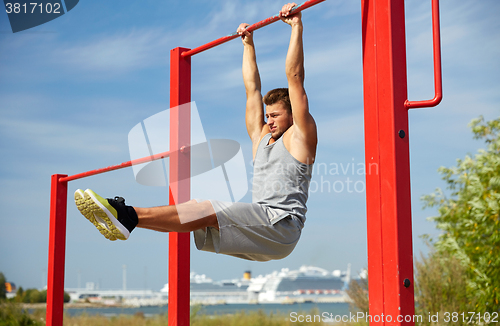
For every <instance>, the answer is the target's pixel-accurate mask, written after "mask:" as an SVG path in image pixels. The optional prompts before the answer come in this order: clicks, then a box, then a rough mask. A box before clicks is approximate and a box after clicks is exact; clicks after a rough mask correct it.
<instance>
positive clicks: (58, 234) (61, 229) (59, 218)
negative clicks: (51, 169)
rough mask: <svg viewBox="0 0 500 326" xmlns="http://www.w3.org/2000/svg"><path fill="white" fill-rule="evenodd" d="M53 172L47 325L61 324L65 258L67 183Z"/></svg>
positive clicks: (60, 175)
mask: <svg viewBox="0 0 500 326" xmlns="http://www.w3.org/2000/svg"><path fill="white" fill-rule="evenodd" d="M63 177H66V175H65V174H54V175H52V177H51V188H50V227H49V228H50V229H49V264H48V273H47V278H48V279H47V313H46V314H47V318H46V319H47V325H58V326H59V325H62V324H63V304H64V263H65V258H66V256H65V255H66V206H67V197H68V183H67V182H61V181H60V180H59V179H60V178H63Z"/></svg>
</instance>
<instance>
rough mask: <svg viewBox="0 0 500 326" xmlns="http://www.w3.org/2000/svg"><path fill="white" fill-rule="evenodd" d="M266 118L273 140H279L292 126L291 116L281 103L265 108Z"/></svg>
mask: <svg viewBox="0 0 500 326" xmlns="http://www.w3.org/2000/svg"><path fill="white" fill-rule="evenodd" d="M266 118H267V125H268V126H269V130H270V131H271V137H273V139H274V140H277V139H278V138H280V137H281V135H283V133H284V132H285V131H287V130H288V128H290V127H291V126H292V124H293V117H292V114H291V113H290V112H289V111H288V110H287V109H286V107H285V106H284V105H283V104H282V103H281V102H277V103H274V104H271V105H267V106H266Z"/></svg>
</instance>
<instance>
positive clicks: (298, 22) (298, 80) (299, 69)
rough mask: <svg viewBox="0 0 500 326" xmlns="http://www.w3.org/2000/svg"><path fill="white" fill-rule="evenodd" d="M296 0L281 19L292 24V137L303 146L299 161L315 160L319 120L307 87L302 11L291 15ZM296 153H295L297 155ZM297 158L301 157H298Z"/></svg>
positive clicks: (289, 67)
mask: <svg viewBox="0 0 500 326" xmlns="http://www.w3.org/2000/svg"><path fill="white" fill-rule="evenodd" d="M296 5H297V4H295V3H289V4H287V5H284V6H283V8H282V10H281V11H280V16H281V19H282V20H283V21H284V22H285V23H287V24H289V25H290V26H291V27H292V33H291V36H290V45H289V46H288V53H287V56H286V76H287V80H288V91H289V95H290V102H291V104H292V115H293V124H294V130H293V139H294V140H295V141H297V142H298V143H299V145H300V146H299V147H300V149H301V152H302V153H301V155H299V156H300V158H301V159H300V161H309V162H310V163H312V162H311V160H309V159H314V156H315V153H316V144H317V131H316V123H315V122H314V119H313V117H312V116H311V114H310V113H309V104H308V100H307V94H306V91H305V89H304V79H305V71H304V49H303V42H302V31H303V25H302V14H301V13H300V12H299V13H297V14H290V10H291V9H292V8H293V7H294V6H296ZM294 156H295V155H294ZM297 158H298V157H297Z"/></svg>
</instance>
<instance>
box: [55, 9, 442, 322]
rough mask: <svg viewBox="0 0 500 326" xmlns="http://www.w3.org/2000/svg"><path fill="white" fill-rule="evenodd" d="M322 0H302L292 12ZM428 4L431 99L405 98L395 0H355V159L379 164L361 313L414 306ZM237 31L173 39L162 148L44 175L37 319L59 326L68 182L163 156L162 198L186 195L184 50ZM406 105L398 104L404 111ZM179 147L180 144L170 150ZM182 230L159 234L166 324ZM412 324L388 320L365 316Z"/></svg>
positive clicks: (185, 272) (176, 299)
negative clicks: (42, 302) (415, 197)
mask: <svg viewBox="0 0 500 326" xmlns="http://www.w3.org/2000/svg"><path fill="white" fill-rule="evenodd" d="M323 1H325V0H309V1H306V2H304V3H303V4H301V5H299V6H297V7H296V8H295V9H294V11H293V12H299V11H302V10H304V9H306V8H309V7H311V6H313V5H315V4H318V3H320V2H323ZM432 1H433V2H432V3H433V13H434V19H433V22H434V36H435V37H434V46H435V48H434V54H435V55H434V60H435V90H436V92H435V93H436V95H435V98H434V99H433V100H430V101H419V102H411V101H408V99H407V78H406V49H405V15H404V2H403V1H393V0H361V8H362V10H361V12H362V32H363V34H362V43H363V83H364V106H365V160H366V163H365V166H367V167H368V166H371V165H375V166H377V167H379V168H378V169H377V173H375V174H367V175H366V199H367V229H368V269H369V272H370V273H369V277H370V281H369V287H370V288H369V292H370V315H371V316H375V317H376V316H378V317H379V318H380V316H412V315H413V314H414V293H413V251H412V231H411V196H410V162H409V137H408V136H407V134H408V110H407V109H408V108H416V107H422V106H432V105H436V104H438V103H439V101H440V100H441V97H442V94H441V92H442V90H441V74H440V72H441V64H440V60H439V61H438V60H437V59H438V58H439V57H440V50H439V48H438V47H439V45H440V44H439V43H440V40H439V34H438V33H439V3H438V0H432ZM279 19H280V17H279V15H275V16H273V17H270V18H267V19H265V20H262V21H260V22H258V23H255V24H253V25H250V26H249V27H248V30H249V31H253V30H256V29H259V28H261V27H264V26H267V25H269V24H271V23H273V22H276V21H278V20H279ZM238 36H239V35H238V34H237V33H233V34H231V35H228V36H225V37H222V38H219V39H217V40H215V41H212V42H210V43H207V44H205V45H202V46H199V47H197V48H195V49H192V50H191V49H186V48H180V47H177V48H175V49H172V51H171V61H170V108H171V109H170V149H171V151H169V152H164V153H160V154H156V155H152V156H148V157H145V158H142V159H138V160H133V161H129V162H125V163H122V164H118V165H113V166H109V167H107V168H102V169H97V170H92V171H88V172H84V173H80V174H75V175H72V176H67V175H64V174H54V175H52V179H51V202H50V234H49V263H48V283H47V325H51V326H61V325H62V321H63V319H62V316H63V298H64V263H65V245H66V244H65V241H66V210H67V189H68V182H69V181H72V180H76V179H79V178H84V177H87V176H91V175H96V174H100V173H104V172H109V171H113V170H117V169H121V168H125V167H129V166H131V165H133V164H140V163H145V162H149V161H153V160H155V159H161V158H164V157H167V156H168V157H169V158H170V166H169V175H170V177H169V180H180V181H179V182H174V183H173V184H172V183H171V184H170V185H169V203H170V204H175V203H180V202H184V201H187V200H189V196H190V195H189V194H190V184H189V174H190V151H189V150H183V149H185V148H188V147H189V146H190V142H191V139H190V121H191V116H190V110H184V109H182V110H181V109H180V106H182V105H183V104H187V103H190V102H191V56H193V55H195V54H197V53H200V52H203V51H205V50H208V49H210V48H213V47H215V46H218V45H220V44H223V43H225V42H228V41H230V40H232V39H235V38H237V37H238ZM405 109H406V110H405ZM177 149H180V150H177ZM189 255H190V238H189V233H176V232H172V233H170V234H169V298H168V300H169V304H168V319H169V325H189V295H190V293H189V288H190V286H189V272H190V261H189ZM386 321H387V324H391V325H402V324H403V323H404V324H405V325H414V322H412V321H411V322H407V321H406V319H404V322H403V321H400V320H399V319H398V320H392V321H389V320H388V319H386V320H384V321H381V322H378V321H375V322H374V323H372V322H370V324H377V325H385V324H386Z"/></svg>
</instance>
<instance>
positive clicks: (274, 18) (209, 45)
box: [181, 0, 325, 58]
mask: <svg viewBox="0 0 500 326" xmlns="http://www.w3.org/2000/svg"><path fill="white" fill-rule="evenodd" d="M323 1H325V0H308V1H306V2H304V3H302V4H300V5H298V6H297V7H295V8H294V9H293V10H292V12H294V13H297V12H300V11H302V10H304V9H307V8H309V7H312V6H314V5H316V4H318V3H320V2H323ZM278 20H280V17H279V14H278V15H274V16H272V17H269V18H266V19H264V20H261V21H260V22H257V23H255V24H253V25H250V26H248V27H247V30H248V31H249V32H253V31H255V30H257V29H259V28H262V27H264V26H267V25H269V24H272V23H274V22H276V21H278ZM237 37H239V35H238V33H237V32H234V33H232V34H230V35H227V36H223V37H221V38H218V39H216V40H215V41H212V42H209V43H207V44H204V45H201V46H199V47H197V48H194V49H192V50H189V51H186V52H182V53H181V56H182V57H183V58H185V57H189V56H193V55H195V54H198V53H200V52H203V51H206V50H208V49H211V48H213V47H216V46H218V45H221V44H223V43H226V42H228V41H231V40H234V39H235V38H237Z"/></svg>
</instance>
